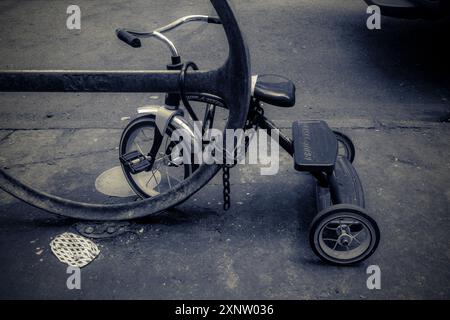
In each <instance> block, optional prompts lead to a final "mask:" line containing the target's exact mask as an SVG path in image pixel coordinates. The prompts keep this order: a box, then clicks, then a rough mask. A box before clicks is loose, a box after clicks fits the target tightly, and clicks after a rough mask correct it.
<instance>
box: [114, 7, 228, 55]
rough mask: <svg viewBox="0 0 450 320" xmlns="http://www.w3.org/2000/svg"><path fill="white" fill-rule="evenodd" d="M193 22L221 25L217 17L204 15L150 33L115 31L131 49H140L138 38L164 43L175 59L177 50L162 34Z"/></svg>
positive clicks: (191, 17) (191, 16) (176, 21)
mask: <svg viewBox="0 0 450 320" xmlns="http://www.w3.org/2000/svg"><path fill="white" fill-rule="evenodd" d="M193 21H201V22H206V23H212V24H222V23H221V21H220V19H219V18H218V17H211V16H205V15H190V16H185V17H182V18H180V19H177V20H175V21H173V22H171V23H169V24H168V25H166V26H164V27H161V28H158V29H156V30H154V31H152V32H140V31H133V30H127V29H117V30H116V35H117V37H118V38H119V39H120V40H122V41H123V42H125V43H126V44H128V45H129V46H131V47H133V48H140V47H141V40H140V39H139V38H151V37H155V38H157V39H159V40H161V41H162V42H164V43H165V44H166V45H167V46H168V47H169V49H170V51H171V53H172V56H173V57H177V56H179V54H178V50H177V48H176V47H175V45H174V44H173V42H172V41H170V40H169V39H168V38H167V37H166V36H164V35H163V33H165V32H168V31H171V30H173V29H175V28H177V27H179V26H181V25H183V24H186V23H189V22H193Z"/></svg>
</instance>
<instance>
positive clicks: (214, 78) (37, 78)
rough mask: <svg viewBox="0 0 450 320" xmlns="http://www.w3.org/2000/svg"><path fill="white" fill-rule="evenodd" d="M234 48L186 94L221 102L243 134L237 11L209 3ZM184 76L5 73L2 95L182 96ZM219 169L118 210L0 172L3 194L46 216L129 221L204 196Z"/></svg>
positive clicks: (216, 0)
mask: <svg viewBox="0 0 450 320" xmlns="http://www.w3.org/2000/svg"><path fill="white" fill-rule="evenodd" d="M210 1H211V3H212V5H213V6H214V8H215V10H216V12H217V14H218V16H219V18H220V20H221V21H222V24H223V28H224V30H225V33H226V37H227V41H228V44H229V57H228V59H227V61H226V62H225V64H224V65H223V66H222V67H220V68H218V69H216V70H207V71H192V72H189V74H188V75H187V76H186V88H185V89H186V91H188V92H205V93H210V94H213V95H216V96H219V97H221V98H222V99H223V100H224V101H225V103H226V105H227V106H228V108H229V112H230V113H229V120H228V123H227V128H230V129H237V128H243V127H244V124H245V120H246V117H247V113H248V106H249V102H250V76H251V71H250V58H249V54H248V50H247V46H246V43H245V41H244V38H243V35H242V33H241V30H240V28H239V25H238V22H237V20H236V18H235V16H234V13H233V11H232V10H231V8H230V5H229V4H228V1H226V0H210ZM178 78H179V71H166V70H164V71H152V70H148V71H146V70H144V71H103V70H102V71H87V70H81V71H73V70H68V71H65V70H42V71H41V70H29V71H25V70H19V71H0V91H3V92H179V84H178ZM219 169H220V166H219V165H202V166H201V167H200V168H199V169H198V170H197V171H196V172H195V173H194V174H193V175H192V176H191V178H190V179H188V180H185V181H183V182H182V183H180V184H179V185H178V186H177V187H176V188H174V190H175V191H176V192H175V194H176V196H173V194H174V193H171V194H172V195H171V196H168V195H167V194H161V195H158V196H156V197H153V198H150V199H147V200H143V201H137V202H130V203H123V204H116V205H100V204H89V203H82V202H76V201H72V200H68V199H64V198H60V197H57V196H54V195H50V194H47V193H45V192H42V191H39V190H36V189H34V188H32V187H30V186H28V185H26V184H24V183H22V182H20V181H18V180H17V179H15V178H13V177H12V176H10V175H9V174H8V173H6V172H5V171H4V170H3V169H0V188H1V189H3V190H4V191H6V192H7V193H9V194H11V195H13V196H14V197H16V198H18V199H20V200H23V201H25V202H27V203H28V204H30V205H32V206H35V207H37V208H40V209H43V210H45V211H48V212H51V213H54V214H58V215H62V216H66V217H71V218H76V219H82V220H128V219H135V218H140V217H144V216H148V215H152V214H157V213H159V212H161V211H163V210H166V209H168V208H170V207H172V206H175V205H176V204H178V203H180V202H182V201H184V200H186V199H187V198H188V197H189V196H191V195H192V194H194V193H195V192H197V191H198V190H200V189H201V188H202V187H203V186H204V185H205V184H206V183H208V182H209V180H211V178H212V177H214V175H215V174H216V173H217V171H218V170H219Z"/></svg>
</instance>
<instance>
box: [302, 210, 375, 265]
mask: <svg viewBox="0 0 450 320" xmlns="http://www.w3.org/2000/svg"><path fill="white" fill-rule="evenodd" d="M309 240H310V245H311V248H312V249H313V251H314V253H315V254H316V255H317V256H319V257H320V258H321V259H322V260H324V261H326V262H329V263H332V264H338V265H350V264H355V263H358V262H361V261H363V260H365V259H367V258H368V257H370V256H371V255H372V254H373V253H374V252H375V250H376V249H377V247H378V243H379V242H380V230H379V228H378V225H377V223H376V221H375V220H374V219H373V218H371V217H370V216H369V215H368V214H367V213H366V212H365V211H364V210H363V209H362V208H360V207H358V206H354V205H349V204H339V205H334V206H331V207H329V208H326V209H325V210H323V211H321V212H319V214H318V215H317V216H316V217H315V218H314V220H313V222H312V223H311V227H310V232H309Z"/></svg>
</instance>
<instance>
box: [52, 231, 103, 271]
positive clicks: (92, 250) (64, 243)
mask: <svg viewBox="0 0 450 320" xmlns="http://www.w3.org/2000/svg"><path fill="white" fill-rule="evenodd" d="M50 248H51V249H52V252H53V253H54V254H55V256H56V257H57V258H58V259H59V261H61V262H62V263H65V264H68V265H69V266H72V267H78V268H81V267H84V266H85V265H87V264H89V263H90V262H91V261H92V260H94V259H95V258H96V257H97V256H98V254H99V253H100V250H99V249H98V247H97V245H96V244H95V243H94V242H92V241H91V240H89V239H86V238H83V237H81V236H79V235H76V234H73V233H69V232H65V233H63V234H60V235H59V236H57V237H56V238H55V239H53V240H52V242H50Z"/></svg>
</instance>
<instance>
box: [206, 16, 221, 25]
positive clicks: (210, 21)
mask: <svg viewBox="0 0 450 320" xmlns="http://www.w3.org/2000/svg"><path fill="white" fill-rule="evenodd" d="M208 23H215V24H222V21H220V19H219V18H218V17H208Z"/></svg>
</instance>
